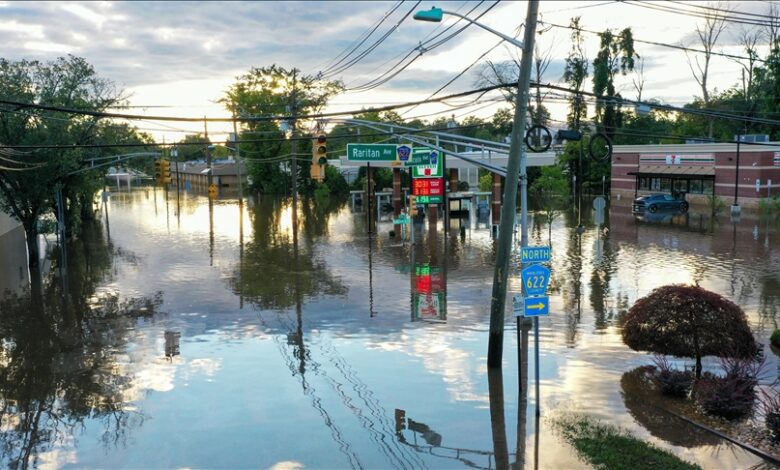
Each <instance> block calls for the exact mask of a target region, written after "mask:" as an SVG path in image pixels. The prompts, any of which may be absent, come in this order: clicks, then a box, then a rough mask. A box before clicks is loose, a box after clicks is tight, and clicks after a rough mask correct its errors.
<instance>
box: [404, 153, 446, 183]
mask: <svg viewBox="0 0 780 470" xmlns="http://www.w3.org/2000/svg"><path fill="white" fill-rule="evenodd" d="M426 160H427V161H428V163H427V164H426V163H422V162H425V161H426ZM411 161H412V162H421V163H419V164H415V163H412V165H413V166H412V177H414V178H442V177H444V166H443V165H442V159H441V155H440V154H439V152H438V151H436V150H433V149H429V148H427V147H415V148H414V149H413V150H412V157H411Z"/></svg>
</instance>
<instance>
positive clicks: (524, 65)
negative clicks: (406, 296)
mask: <svg viewBox="0 0 780 470" xmlns="http://www.w3.org/2000/svg"><path fill="white" fill-rule="evenodd" d="M538 11H539V1H538V0H530V1H529V2H528V11H527V13H526V20H525V35H524V38H523V42H520V41H518V40H516V39H514V38H512V37H510V36H507V35H505V34H503V33H500V32H498V31H496V30H494V29H493V28H490V27H488V26H485V25H483V24H481V23H478V22H476V21H474V20H472V19H470V18H467V17H465V16H463V15H461V14H459V13H455V12H451V11H445V10H442V9H441V8H436V7H434V8H431V9H430V10H425V11H419V12H417V13H415V15H414V19H416V20H421V21H432V22H440V21H441V20H442V17H443V15H444V14H448V15H453V16H457V17H459V18H462V19H464V20H466V21H468V22H469V23H472V24H474V25H477V26H479V27H480V28H482V29H484V30H486V31H489V32H491V33H493V34H495V35H496V36H498V37H500V38H502V39H504V40H505V41H507V42H509V43H510V44H513V45H515V46H517V47H519V48H521V49H522V50H523V56H522V59H521V61H520V74H519V76H518V79H517V98H516V103H515V115H514V123H513V125H512V134H511V136H512V137H511V138H512V141H511V143H510V147H509V160H508V162H507V169H506V182H505V185H504V196H503V198H504V200H503V204H502V206H501V223H500V225H499V237H498V249H497V253H496V266H495V271H494V275H493V293H492V299H491V303H490V335H489V339H488V357H487V365H488V367H489V368H499V367H501V357H502V354H503V343H504V309H505V306H506V291H507V280H508V275H509V273H508V270H509V257H510V254H511V250H512V228H513V225H514V218H515V211H516V207H517V205H516V198H517V185H518V179H519V180H520V184H521V188H520V200H521V202H520V204H521V215H520V223H521V237H520V244H521V245H522V246H527V245H528V205H527V197H526V192H527V190H528V180H527V178H526V163H527V162H526V154H525V148H524V146H523V137H524V136H523V134H524V130H525V125H524V124H525V120H526V114H527V111H528V89H529V87H530V82H531V66H532V60H533V50H534V34H535V33H536V17H537V13H538ZM534 326H535V328H536V329H537V331H538V327H539V324H538V319H536V322H535V325H534Z"/></svg>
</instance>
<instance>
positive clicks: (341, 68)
mask: <svg viewBox="0 0 780 470" xmlns="http://www.w3.org/2000/svg"><path fill="white" fill-rule="evenodd" d="M420 3H421V0H418V1H417V3H415V4H414V5H413V6H412V8H410V9H409V11H407V12H406V14H405V15H404V16H403V17H402V18H401V19H400V20H399V21H398V22H397V23H396V24H394V25H393V26H392V27H391V28H390V29H389V30H388V31H387V32H386V33H385V34H384V35H383V36H381V37H380V38H379V39H378V40H377V41H376V42H374V44H372V45H371V46H369V47H368V48H366V50H364V51H363V52H361V53H360V54H358V55H357V56H355V58H353V59H351V60H350V61H349V62H346V63H345V64H342V65H341V66H339V67H336V68H332V69H331V70H329V71H327V72H325V73H323V74H322V75H321V77H332V76H334V75H336V74H339V73H342V72H344V71H346V70H347V69H349V68H350V67H352V66H353V65H355V64H357V63H358V62H360V61H361V60H363V58H364V57H366V56H367V55H368V54H370V53H371V52H373V51H374V49H376V48H377V47H379V45H380V44H382V43H383V42H384V41H385V40H387V38H388V37H390V35H391V34H393V33H394V32H395V31H396V30H397V29H398V27H399V26H401V23H403V22H404V21H406V19H407V18H408V17H409V15H411V14H412V12H413V11H414V10H415V9H416V8H417V7H418V6H419V5H420Z"/></svg>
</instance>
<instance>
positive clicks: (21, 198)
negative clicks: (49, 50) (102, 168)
mask: <svg viewBox="0 0 780 470" xmlns="http://www.w3.org/2000/svg"><path fill="white" fill-rule="evenodd" d="M0 96H3V97H4V98H5V99H8V100H13V101H18V102H21V103H35V104H46V105H48V106H60V107H68V108H78V109H84V110H90V111H104V110H106V109H107V108H108V107H110V106H116V105H117V104H118V103H120V102H121V99H122V98H121V95H120V93H119V92H118V91H117V90H116V88H115V87H114V85H113V84H112V83H111V82H110V81H108V80H105V79H102V78H100V77H98V75H97V73H96V72H95V69H94V68H93V67H92V66H91V65H90V64H88V63H87V62H86V60H84V59H82V58H79V57H74V56H70V55H69V56H67V57H60V58H59V59H57V60H55V61H51V62H47V63H42V62H38V61H27V60H21V61H17V62H12V61H8V60H6V59H0ZM2 111H3V112H0V144H1V145H6V146H15V145H74V144H76V145H78V144H91V143H95V141H96V139H97V137H98V135H99V133H100V129H101V127H100V125H99V124H100V121H99V118H97V117H94V116H83V115H73V114H68V113H63V112H58V111H48V110H38V109H33V108H24V107H13V106H8V105H5V106H3V108H2ZM84 157H85V151H84V150H83V149H79V148H68V149H63V148H48V149H46V148H39V149H35V150H31V151H28V152H13V159H14V160H15V161H16V162H18V163H15V164H14V165H13V166H14V167H15V170H13V171H7V170H0V210H3V211H5V212H7V213H9V214H11V215H12V216H13V217H14V218H15V219H17V220H18V221H19V222H21V224H22V226H23V227H24V231H25V236H26V238H27V250H28V254H29V265H30V269H31V274H32V279H33V280H34V282H37V279H38V278H39V275H38V273H39V270H38V258H39V253H38V224H37V222H38V219H39V217H40V216H42V215H43V214H46V213H48V212H49V211H50V210H51V208H52V207H53V206H54V200H55V197H54V196H55V191H54V189H55V188H56V187H60V188H62V191H63V195H64V198H65V201H66V214H67V215H68V216H69V217H68V220H70V221H71V223H72V221H73V220H75V219H74V218H73V217H74V216H75V215H76V214H78V213H79V212H80V210H76V208H77V207H78V206H79V201H90V203H91V197H92V196H93V195H94V185H90V184H89V183H90V182H92V183H93V182H94V178H95V174H94V173H81V174H77V175H74V174H73V172H74V171H75V170H77V169H80V168H82V166H83V161H82V160H83V158H84ZM101 177H102V175H101ZM90 191H92V192H91V193H90Z"/></svg>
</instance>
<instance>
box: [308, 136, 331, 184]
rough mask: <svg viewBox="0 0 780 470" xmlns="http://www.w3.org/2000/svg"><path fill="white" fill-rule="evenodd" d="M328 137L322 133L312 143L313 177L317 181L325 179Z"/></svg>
mask: <svg viewBox="0 0 780 470" xmlns="http://www.w3.org/2000/svg"><path fill="white" fill-rule="evenodd" d="M327 140H328V139H327V137H325V135H324V134H320V135H319V136H317V138H316V139H312V143H311V177H312V179H315V180H317V181H322V180H323V179H325V165H327V164H328V147H327Z"/></svg>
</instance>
